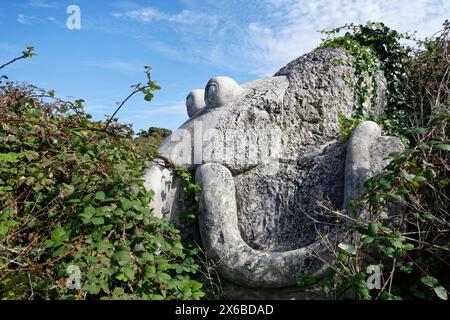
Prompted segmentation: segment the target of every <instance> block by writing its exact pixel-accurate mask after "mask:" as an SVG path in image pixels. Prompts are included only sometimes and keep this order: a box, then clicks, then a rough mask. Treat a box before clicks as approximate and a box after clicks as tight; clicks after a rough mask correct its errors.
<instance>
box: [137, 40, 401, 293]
mask: <svg viewBox="0 0 450 320" xmlns="http://www.w3.org/2000/svg"><path fill="white" fill-rule="evenodd" d="M350 58H351V57H350V56H349V55H348V54H346V52H345V51H344V50H343V49H331V48H330V49H322V50H317V51H314V52H311V53H309V54H306V55H304V56H301V57H300V58H298V59H296V60H294V61H292V62H290V63H289V64H288V65H287V66H285V67H284V68H282V69H281V70H280V71H278V72H277V73H276V74H275V75H274V76H273V77H268V78H263V79H258V80H255V81H252V82H249V83H246V84H243V85H241V86H239V85H238V84H237V83H236V82H235V81H234V80H232V79H230V78H227V77H215V78H212V79H211V80H210V81H209V82H208V83H207V85H206V88H205V90H201V89H198V90H194V91H192V92H191V93H190V94H189V95H188V97H187V100H186V105H187V110H188V115H189V117H190V118H189V120H188V121H187V122H185V123H184V124H183V125H182V126H181V127H180V128H179V129H177V130H176V131H175V132H174V133H173V134H172V136H171V137H169V138H168V139H167V140H166V141H165V142H163V143H162V145H161V146H160V148H159V152H160V154H161V156H162V157H165V158H167V159H169V160H170V161H172V162H174V163H175V164H178V165H182V166H185V167H186V168H188V169H190V170H195V180H196V182H197V183H198V184H199V185H200V186H201V195H200V215H199V226H200V237H201V241H202V244H203V247H204V249H205V251H206V253H207V255H208V257H209V258H210V259H212V260H213V261H214V262H215V263H216V265H217V270H218V271H219V273H220V274H221V275H222V276H224V277H225V278H227V279H229V280H230V281H232V282H234V283H236V284H239V285H243V286H247V287H257V288H277V287H288V286H292V285H295V283H296V280H297V279H298V278H299V277H300V276H302V275H307V274H318V273H320V272H321V271H322V270H323V269H324V266H325V265H326V262H324V260H325V261H328V260H327V259H328V258H326V257H327V254H328V253H329V249H328V248H327V247H326V246H325V245H324V243H323V242H322V240H321V235H322V234H324V233H327V234H328V236H329V237H334V236H336V235H338V234H339V232H340V230H341V227H342V226H340V225H339V224H337V225H336V219H335V217H333V216H332V215H330V213H329V212H328V211H327V210H326V209H324V207H328V208H331V209H332V210H344V209H346V207H347V204H348V201H349V200H350V199H353V198H355V197H357V196H358V195H360V194H361V193H362V192H363V183H364V181H366V180H367V179H368V178H370V177H371V176H373V175H374V174H376V173H377V172H379V171H380V170H381V169H382V168H383V166H385V165H386V164H387V162H386V160H385V158H386V156H387V155H388V154H389V153H391V152H394V151H399V150H401V149H402V148H403V146H402V143H401V141H400V140H399V139H397V138H393V137H383V136H381V130H380V127H379V126H378V125H377V124H376V123H374V122H370V121H367V122H363V123H361V124H360V125H359V126H358V127H357V128H356V129H355V130H354V131H353V134H352V136H351V138H350V140H349V141H348V142H345V141H340V140H339V139H338V135H339V121H338V113H339V112H341V113H342V114H344V115H346V116H350V115H351V114H352V113H353V112H354V111H355V101H356V97H355V92H354V90H353V89H352V87H351V86H350V85H349V84H348V83H347V81H346V80H345V78H349V77H350V78H351V79H355V73H354V69H353V68H352V67H350V66H348V65H345V64H342V63H336V61H342V60H345V59H350ZM377 84H378V85H377V86H376V87H377V88H378V92H376V93H375V92H373V93H372V94H374V95H375V97H376V101H377V103H376V107H372V110H369V111H370V112H373V113H376V112H379V111H380V110H381V109H382V108H383V105H384V97H385V94H384V90H385V84H384V82H383V78H382V77H380V80H379V81H378V82H377ZM144 179H145V186H146V188H148V189H149V190H153V191H154V192H155V199H154V201H153V203H152V206H153V209H154V213H155V215H158V216H168V217H170V219H171V221H172V222H174V223H175V224H181V222H180V221H181V220H180V215H181V214H182V212H183V210H185V209H186V208H185V207H186V204H185V201H184V195H183V192H184V191H183V186H182V184H181V183H180V181H179V179H177V178H176V176H175V175H174V174H173V172H172V171H171V170H169V169H167V168H164V167H163V166H159V165H153V166H151V167H150V168H148V169H147V170H146V172H145V176H144ZM318 256H321V257H322V258H321V259H318V258H317V257H318Z"/></svg>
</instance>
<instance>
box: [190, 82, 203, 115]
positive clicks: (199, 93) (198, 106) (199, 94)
mask: <svg viewBox="0 0 450 320" xmlns="http://www.w3.org/2000/svg"><path fill="white" fill-rule="evenodd" d="M204 95H205V90H203V89H195V90H192V91H191V92H190V93H189V94H188V96H187V97H186V108H187V112H188V115H189V118H191V117H193V116H194V115H196V114H197V113H198V112H199V111H200V110H202V109H203V108H204V107H205V100H204Z"/></svg>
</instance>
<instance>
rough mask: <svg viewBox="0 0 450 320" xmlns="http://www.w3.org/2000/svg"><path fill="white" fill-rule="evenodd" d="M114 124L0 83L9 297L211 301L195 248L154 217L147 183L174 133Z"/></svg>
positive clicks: (0, 259) (1, 201) (2, 258)
mask: <svg viewBox="0 0 450 320" xmlns="http://www.w3.org/2000/svg"><path fill="white" fill-rule="evenodd" d="M147 94H148V93H147ZM106 124H107V123H106V122H104V121H93V120H92V117H91V116H90V115H89V114H87V113H85V111H84V110H83V101H82V100H78V101H75V102H69V101H62V100H60V99H58V98H55V93H54V92H53V91H44V90H40V89H38V88H35V87H33V86H30V85H20V84H14V83H11V82H8V81H7V80H5V78H2V83H1V84H0V298H1V299H7V300H8V299H200V298H201V297H203V296H204V293H203V291H202V284H201V283H200V282H198V281H196V280H195V279H196V277H197V275H198V274H199V271H200V267H199V265H198V263H197V262H196V261H197V260H196V259H195V256H196V254H197V249H196V248H195V247H191V248H189V247H184V246H183V245H182V244H181V242H180V235H179V231H178V230H176V229H175V228H174V226H172V225H171V224H170V223H169V222H168V221H167V220H165V219H157V218H155V217H153V214H152V212H151V210H150V209H149V207H148V204H149V202H150V201H151V199H152V196H153V194H152V193H151V192H147V191H146V190H145V189H144V188H143V185H142V181H141V179H140V176H141V175H142V171H143V169H144V167H145V159H150V158H151V157H153V156H154V154H155V151H156V146H157V145H159V144H160V143H161V142H162V139H164V138H165V137H166V136H167V135H168V134H169V133H170V132H169V131H167V130H165V129H158V128H151V129H150V130H149V131H148V132H141V133H139V134H138V135H137V137H136V138H133V130H132V128H131V127H130V126H129V125H123V124H119V123H118V122H117V121H115V120H112V121H111V122H110V123H109V125H108V126H107V125H106ZM105 128H106V129H105Z"/></svg>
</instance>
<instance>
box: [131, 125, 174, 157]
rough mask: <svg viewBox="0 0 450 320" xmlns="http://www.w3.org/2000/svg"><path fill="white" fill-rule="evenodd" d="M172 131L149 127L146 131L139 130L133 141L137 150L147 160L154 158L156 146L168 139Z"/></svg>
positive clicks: (156, 153)
mask: <svg viewBox="0 0 450 320" xmlns="http://www.w3.org/2000/svg"><path fill="white" fill-rule="evenodd" d="M171 133H172V131H170V130H168V129H164V128H155V127H151V128H149V129H148V130H141V131H140V132H139V133H138V134H137V137H136V139H135V143H136V145H137V148H138V150H139V151H140V153H141V154H143V155H145V156H146V157H148V158H155V157H156V156H157V155H158V152H157V148H158V146H159V145H160V144H161V143H162V142H163V141H164V140H165V139H166V138H167V137H168V136H170V134H171Z"/></svg>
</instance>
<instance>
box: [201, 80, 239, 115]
mask: <svg viewBox="0 0 450 320" xmlns="http://www.w3.org/2000/svg"><path fill="white" fill-rule="evenodd" d="M242 92H243V90H242V88H241V87H239V85H238V84H237V83H236V81H234V80H233V79H231V78H228V77H214V78H212V79H211V80H209V81H208V84H207V85H206V89H205V102H206V106H207V107H209V108H218V107H223V106H225V105H230V104H232V103H234V102H236V101H237V100H238V99H239V98H240V97H241V96H242Z"/></svg>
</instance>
